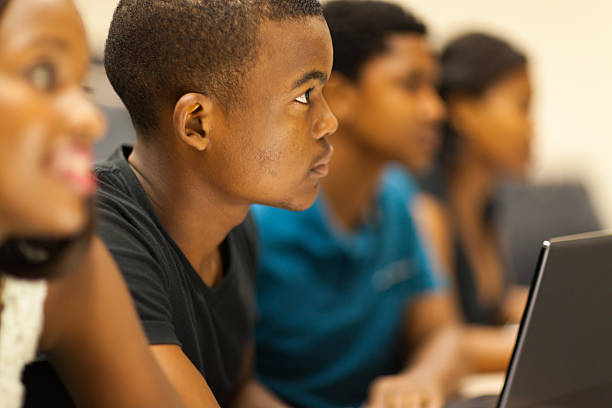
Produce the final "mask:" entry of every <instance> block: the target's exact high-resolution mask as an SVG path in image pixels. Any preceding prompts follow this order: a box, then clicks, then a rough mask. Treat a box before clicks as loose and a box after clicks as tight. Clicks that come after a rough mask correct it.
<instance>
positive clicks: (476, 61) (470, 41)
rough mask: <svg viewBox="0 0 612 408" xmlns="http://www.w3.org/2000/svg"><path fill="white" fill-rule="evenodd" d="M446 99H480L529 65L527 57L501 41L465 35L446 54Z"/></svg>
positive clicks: (443, 88)
mask: <svg viewBox="0 0 612 408" xmlns="http://www.w3.org/2000/svg"><path fill="white" fill-rule="evenodd" d="M440 61H441V64H442V84H441V86H440V94H441V95H442V97H443V98H448V97H449V96H450V95H454V94H463V95H469V96H480V95H482V94H483V93H484V92H485V91H486V90H487V89H489V87H491V86H492V85H494V84H495V83H497V82H498V81H499V80H500V79H502V78H504V77H505V76H507V75H508V74H510V73H512V72H514V71H515V70H517V69H519V68H522V67H524V66H525V65H527V57H526V56H525V54H523V53H522V52H520V51H518V50H517V49H516V48H514V47H513V46H512V45H510V44H509V43H507V42H506V41H504V40H502V39H501V38H497V37H494V36H492V35H488V34H483V33H470V34H465V35H462V36H460V37H458V38H456V39H455V40H453V41H451V42H450V43H449V44H448V45H447V46H446V47H445V48H444V50H443V51H442V55H441V57H440Z"/></svg>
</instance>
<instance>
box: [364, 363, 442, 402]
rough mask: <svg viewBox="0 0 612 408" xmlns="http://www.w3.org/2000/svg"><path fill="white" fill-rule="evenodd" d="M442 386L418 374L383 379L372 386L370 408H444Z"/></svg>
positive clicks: (430, 378) (429, 377)
mask: <svg viewBox="0 0 612 408" xmlns="http://www.w3.org/2000/svg"><path fill="white" fill-rule="evenodd" d="M443 406H444V392H443V387H442V385H441V384H440V383H439V382H438V381H437V380H436V379H434V378H432V377H431V376H427V375H424V374H420V373H416V372H407V373H404V374H399V375H394V376H387V377H381V378H379V379H377V380H376V381H374V382H373V383H372V385H371V386H370V398H369V403H368V405H367V407H368V408H442V407H443Z"/></svg>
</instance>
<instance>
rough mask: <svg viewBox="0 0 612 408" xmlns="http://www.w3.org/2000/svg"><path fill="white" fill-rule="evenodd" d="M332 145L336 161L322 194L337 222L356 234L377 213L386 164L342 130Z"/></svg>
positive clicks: (323, 185) (324, 183)
mask: <svg viewBox="0 0 612 408" xmlns="http://www.w3.org/2000/svg"><path fill="white" fill-rule="evenodd" d="M332 144H333V145H334V152H335V153H334V158H333V159H332V161H331V163H330V171H329V175H328V176H327V177H326V178H325V179H324V180H323V183H322V191H323V193H324V194H325V199H326V202H327V203H328V205H329V207H330V210H331V212H332V215H333V217H334V219H335V220H336V221H337V222H338V223H339V224H340V226H341V227H343V228H344V229H346V230H347V231H353V230H355V229H356V228H357V227H358V226H359V224H360V223H361V222H362V221H363V220H364V218H366V217H367V216H368V215H369V214H370V213H371V212H372V210H373V208H372V206H373V205H374V204H375V198H376V192H377V188H378V184H379V179H380V177H381V175H382V171H383V168H384V166H385V164H386V161H385V160H382V159H379V158H378V156H377V155H376V154H375V153H374V152H372V150H371V149H369V148H368V147H367V146H364V145H362V144H360V143H358V142H356V141H355V138H353V137H351V135H350V134H347V133H345V132H344V131H343V130H342V129H339V130H338V132H336V134H334V137H333V141H332Z"/></svg>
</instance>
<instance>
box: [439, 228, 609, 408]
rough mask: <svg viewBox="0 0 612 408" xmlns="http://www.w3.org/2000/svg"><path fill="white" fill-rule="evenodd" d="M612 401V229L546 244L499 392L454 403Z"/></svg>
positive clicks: (545, 406)
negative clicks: (611, 232) (611, 230)
mask: <svg viewBox="0 0 612 408" xmlns="http://www.w3.org/2000/svg"><path fill="white" fill-rule="evenodd" d="M480 407H483V408H494V407H496V408H532V407H534V408H535V407H538V408H574V407H576V408H591V407H593V408H595V407H596V408H601V407H612V234H610V233H605V232H597V233H589V234H581V235H574V236H568V237H562V238H555V239H551V240H550V241H546V242H544V244H543V247H542V250H541V253H540V257H539V261H538V266H537V269H536V273H535V276H534V278H533V281H532V284H531V290H530V293H529V298H528V301H527V306H526V308H525V313H524V314H523V318H522V321H521V325H520V329H519V333H518V337H517V341H516V345H515V347H514V351H513V353H512V359H511V361H510V365H509V367H508V372H507V374H506V381H505V383H504V388H503V390H502V392H501V394H500V395H499V396H488V397H481V398H476V399H473V400H464V401H455V402H450V403H449V404H448V405H447V408H480Z"/></svg>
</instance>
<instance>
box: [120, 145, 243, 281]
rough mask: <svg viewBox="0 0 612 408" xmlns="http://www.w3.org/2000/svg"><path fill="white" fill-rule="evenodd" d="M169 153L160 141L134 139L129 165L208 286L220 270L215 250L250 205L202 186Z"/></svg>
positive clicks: (200, 180)
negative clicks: (148, 141)
mask: <svg viewBox="0 0 612 408" xmlns="http://www.w3.org/2000/svg"><path fill="white" fill-rule="evenodd" d="M169 151H170V150H169V149H168V148H167V146H162V143H157V142H156V143H139V142H138V141H137V142H136V143H135V144H134V149H133V151H132V153H131V154H130V157H129V159H128V161H129V163H130V166H131V167H132V170H133V171H134V173H135V174H136V177H138V180H139V181H140V184H141V185H142V187H143V188H144V191H145V192H146V194H147V197H148V198H149V200H150V201H151V203H152V205H153V208H154V209H155V212H156V214H157V216H158V217H159V219H160V220H161V222H162V224H163V226H164V228H165V229H166V230H167V232H168V234H169V235H170V236H171V237H172V239H173V240H174V242H175V243H176V244H177V245H178V247H179V248H180V249H181V251H182V252H183V254H184V255H185V257H186V258H187V259H188V260H189V263H190V264H191V265H192V266H193V268H194V269H195V270H196V271H197V272H198V274H199V275H200V276H201V277H202V279H203V280H204V281H205V283H207V284H209V286H213V285H214V283H216V282H218V281H219V274H218V273H217V272H221V266H220V263H219V260H220V252H219V246H220V245H221V243H222V242H223V240H225V238H226V237H227V235H228V233H229V232H230V231H231V230H232V229H233V228H234V227H235V226H237V225H239V224H240V223H241V222H242V221H244V219H245V217H246V216H247V214H248V211H249V207H250V206H249V204H248V203H244V202H236V201H233V202H232V199H231V197H229V196H228V195H227V194H224V192H222V191H219V189H218V188H216V187H215V186H214V185H213V184H212V183H210V184H205V183H204V182H203V178H202V177H201V175H198V174H196V170H195V169H193V168H190V166H189V162H186V161H185V160H181V158H180V157H173V156H174V155H173V154H169ZM211 269H218V271H217V272H215V271H213V270H211Z"/></svg>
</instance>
